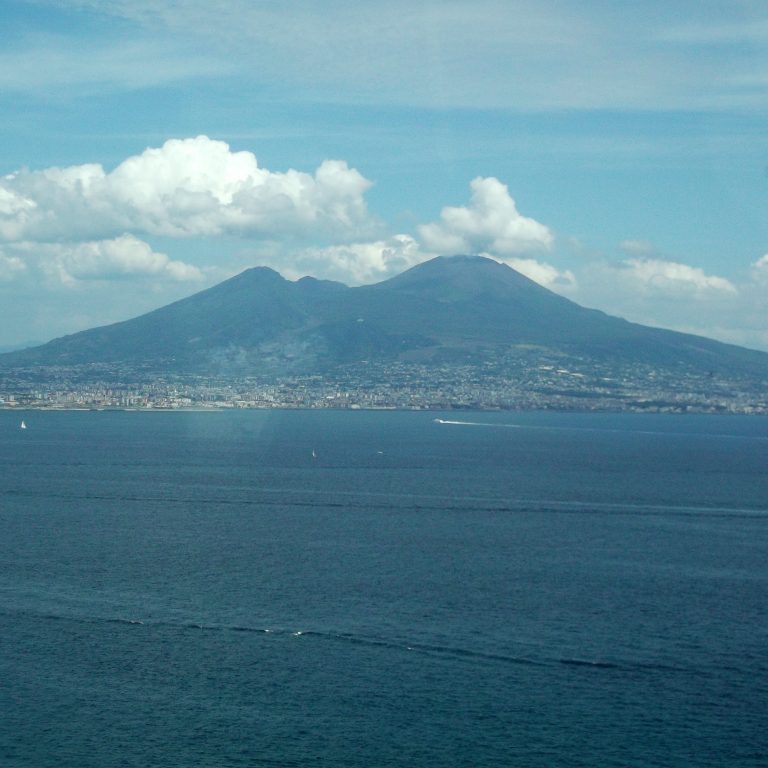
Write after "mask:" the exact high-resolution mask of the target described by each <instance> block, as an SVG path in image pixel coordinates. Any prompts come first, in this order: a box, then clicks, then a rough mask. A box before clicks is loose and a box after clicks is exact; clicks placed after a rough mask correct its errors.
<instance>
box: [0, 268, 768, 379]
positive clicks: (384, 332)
mask: <svg viewBox="0 0 768 768" xmlns="http://www.w3.org/2000/svg"><path fill="white" fill-rule="evenodd" d="M526 346H534V347H537V348H539V349H542V350H548V351H551V352H552V353H556V354H561V355H563V354H564V355H569V356H577V357H579V358H582V359H594V360H605V359H617V360H622V361H625V362H626V361H629V362H632V361H636V362H643V363H648V364H651V365H659V366H667V365H671V364H679V363H685V364H686V365H689V366H693V367H694V368H699V369H701V370H717V369H727V370H729V371H730V372H731V373H733V372H734V371H736V372H742V373H743V374H744V375H752V374H757V375H761V376H762V375H766V374H768V354H765V353H762V352H755V351H752V350H746V349H743V348H740V347H736V346H732V345H727V344H722V343H719V342H716V341H712V340H710V339H705V338H702V337H698V336H691V335H687V334H681V333H675V332H673V331H666V330H662V329H657V328H648V327H646V326H641V325H637V324H635V323H629V322H627V321H625V320H621V319H619V318H615V317H610V316H608V315H606V314H604V313H602V312H599V311H597V310H592V309H585V308H584V307H581V306H579V305H577V304H575V303H574V302H572V301H569V300H568V299H565V298H563V297H562V296H558V295H557V294H554V293H552V292H551V291H549V290H547V289H546V288H543V287H542V286H540V285H538V284H537V283H534V282H533V281H531V280H529V279H528V278H526V277H524V276H523V275H521V274H520V273H518V272H516V271H515V270H513V269H511V268H510V267H508V266H506V265H502V264H499V263H497V262H495V261H493V260H491V259H487V258H483V257H477V256H475V257H471V256H456V257H440V258H436V259H433V260H431V261H428V262H425V263H423V264H419V265H418V266H416V267H413V268H412V269H410V270H408V271H407V272H404V273H402V274H401V275H398V276H397V277H394V278H392V279H390V280H386V281H384V282H381V283H377V284H375V285H367V286H359V287H355V288H349V287H347V286H345V285H343V284H341V283H334V282H330V281H321V280H316V279H314V278H302V279H301V280H298V281H296V282H291V281H288V280H286V279H284V278H283V277H281V276H280V275H279V274H278V273H277V272H275V271H273V270H271V269H268V268H265V267H258V268H254V269H249V270H246V271H245V272H243V273H242V274H240V275H237V276H236V277H233V278H231V279H229V280H227V281H225V282H223V283H220V284H219V285H216V286H214V287H213V288H209V289H208V290H205V291H202V292H201V293H198V294H195V295H194V296H190V297H189V298H186V299H183V300H181V301H178V302H175V303H173V304H170V305H168V306H165V307H162V308H160V309H157V310H155V311H153V312H150V313H148V314H145V315H142V316H140V317H137V318H135V319H132V320H127V321H125V322H122V323H116V324H114V325H109V326H104V327H101V328H95V329H92V330H88V331H83V332H81V333H77V334H73V335H71V336H66V337H63V338H61V339H55V340H54V341H51V342H49V343H48V344H45V345H42V346H40V347H35V348H32V349H26V350H21V351H18V352H12V353H9V354H5V355H0V366H2V367H5V368H8V367H14V366H15V367H21V366H35V365H42V366H51V365H67V366H70V365H86V364H93V363H102V364H110V363H112V364H117V363H120V364H126V365H131V366H140V367H142V368H143V369H145V370H157V371H162V370H167V371H169V372H200V373H203V372H209V373H219V374H221V373H228V372H231V373H238V374H246V373H252V374H274V375H280V374H286V373H290V372H303V373H306V372H313V371H322V370H324V369H327V368H328V367H332V366H335V365H338V364H343V363H351V362H358V361H361V360H371V361H395V360H411V361H420V362H423V363H426V364H429V363H430V362H435V363H437V362H439V363H446V362H447V363H450V362H463V363H473V362H474V363H482V362H483V361H484V360H486V359H488V357H489V356H494V357H496V358H498V357H499V355H504V354H507V353H508V352H509V351H510V350H514V349H515V348H520V347H526Z"/></svg>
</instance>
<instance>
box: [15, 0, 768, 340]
mask: <svg viewBox="0 0 768 768" xmlns="http://www.w3.org/2000/svg"><path fill="white" fill-rule="evenodd" d="M0 26H1V28H2V35H1V36H0V41H1V42H0V109H1V110H2V115H3V119H2V121H0V348H10V347H13V346H19V345H25V344H28V343H33V342H34V343H39V342H43V341H47V340H49V339H51V338H54V337H58V336H62V335H65V334H69V333H73V332H76V331H79V330H83V329H85V328H90V327H94V326H98V325H105V324H108V323H112V322H117V321H120V320H125V319H128V318H130V317H135V316H137V315H140V314H142V313H144V312H147V311H149V310H151V309H154V308H156V307H159V306H162V305H164V304H167V303H169V302H171V301H175V300H177V299H179V298H182V297H184V296H188V295H190V294H192V293H195V292H197V291H200V290H202V289H204V288H207V287H209V286H211V285H214V284H215V283H217V282H220V281H221V280H224V279H226V278H228V277H230V276H232V275H234V274H237V273H238V272H240V271H242V270H243V269H246V268H248V267H252V266H261V265H266V266H270V267H272V268H274V269H276V270H277V271H278V272H280V273H281V274H282V275H284V276H285V277H286V278H289V279H296V278H298V277H301V276H303V275H307V274H309V275H314V276H316V277H320V278H327V279H333V280H340V281H342V282H344V283H346V284H348V285H359V284H364V283H373V282H378V281H381V280H384V279H387V278H388V277H391V276H393V275H395V274H397V273H399V272H401V271H403V270H404V269H407V268H409V267H411V266H414V265H416V264H418V263H419V262H421V261H424V260H426V259H429V258H432V257H434V256H436V255H451V254H459V253H474V254H485V255H488V256H490V257H492V258H495V259H497V260H499V261H503V262H505V263H507V264H509V265H510V266H512V267H514V268H515V269H518V270H520V271H521V272H523V273H524V274H526V275H527V276H528V277H530V278H532V279H534V280H536V281H537V282H539V283H541V284H542V285H544V286H546V287H548V288H550V289H551V290H554V291H556V292H558V293H560V294H562V295H564V296H567V297H568V298H570V299H572V300H574V301H576V302H578V303H580V304H582V305H585V306H589V307H594V308H597V309H601V310H603V311H605V312H608V313H610V314H614V315H618V316H621V317H625V318H627V319H629V320H633V321H636V322H641V323H645V324H648V325H655V326H662V327H667V328H673V329H675V330H681V331H686V332H692V333H697V334H701V335H705V336H710V337H712V338H716V339H720V340H722V341H727V342H732V343H736V344H741V345H745V346H749V347H752V348H755V349H763V350H766V351H768V219H767V218H766V207H767V204H768V131H767V130H766V126H767V122H766V119H767V118H768V4H766V3H765V2H764V0H675V2H669V0H645V2H643V3H622V2H618V1H617V0H472V2H468V0H462V1H458V0H439V1H438V0H408V1H407V2H405V1H404V0H387V1H386V2H381V0H379V1H378V2H375V3H374V2H369V0H355V1H354V2H349V1H347V0H323V2H318V1H317V0H293V2H291V3H280V2H275V1H274V0H3V14H2V20H0Z"/></svg>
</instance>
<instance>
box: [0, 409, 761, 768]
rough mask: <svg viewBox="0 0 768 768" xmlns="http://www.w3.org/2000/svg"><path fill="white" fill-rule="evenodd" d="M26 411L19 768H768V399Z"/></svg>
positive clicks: (11, 439)
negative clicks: (757, 407) (660, 411)
mask: <svg viewBox="0 0 768 768" xmlns="http://www.w3.org/2000/svg"><path fill="white" fill-rule="evenodd" d="M435 416H438V417H440V418H442V419H444V420H446V421H452V422H459V423H444V424H439V423H436V422H435V421H434V417H435ZM24 418H25V421H26V422H27V425H28V429H27V430H20V429H19V419H20V416H19V414H18V413H11V412H0V765H1V766H4V767H8V768H17V767H18V768H21V767H22V766H23V767H25V768H26V767H28V766H29V767H34V768H42V767H44V766H45V767H49V766H50V768H54V767H55V768H65V767H70V766H71V767H72V768H90V767H91V766H92V767H93V768H113V767H117V766H120V767H121V768H128V767H130V768H133V767H134V766H135V767H136V768H150V767H155V766H157V767H163V766H169V767H170V766H184V767H187V766H190V767H191V766H206V767H208V766H210V767H211V768H214V767H215V768H225V767H228V766H340V767H342V766H348V767H349V768H352V767H354V768H357V767H358V766H360V767H361V768H362V767H363V766H366V767H368V766H398V767H399V766H478V767H481V766H533V767H539V766H541V767H545V766H546V767H551V766H574V767H576V766H590V767H591V766H616V767H617V768H618V767H619V766H621V767H623V766H654V767H656V766H658V767H662V766H670V767H672V766H718V767H721V766H744V767H746V766H755V767H756V766H766V765H768V422H766V420H764V419H760V418H739V417H707V416H685V417H680V416H650V415H648V416H646V415H642V416H640V415H585V414H543V413H539V414H536V413H527V414H510V413H464V414H460V415H457V414H434V413H423V412H406V413H403V412H362V411H361V412H343V411H249V412H242V411H241V412H226V413H191V412H184V413H143V412H125V413H121V412H27V413H26V414H24ZM313 451H314V452H315V457H313Z"/></svg>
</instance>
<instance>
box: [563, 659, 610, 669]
mask: <svg viewBox="0 0 768 768" xmlns="http://www.w3.org/2000/svg"><path fill="white" fill-rule="evenodd" d="M558 661H559V662H560V663H561V664H565V665H566V666H569V667H593V668H594V669H621V664H614V663H613V662H612V661H589V660H588V659H558Z"/></svg>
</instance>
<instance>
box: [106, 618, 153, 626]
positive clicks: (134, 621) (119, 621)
mask: <svg viewBox="0 0 768 768" xmlns="http://www.w3.org/2000/svg"><path fill="white" fill-rule="evenodd" d="M106 622H107V624H140V625H142V626H143V625H144V622H143V621H141V620H140V619H106Z"/></svg>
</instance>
